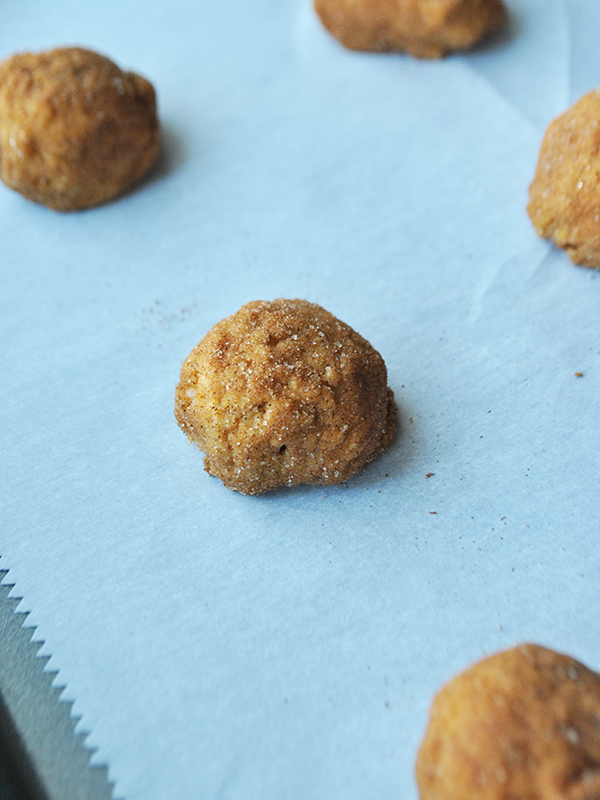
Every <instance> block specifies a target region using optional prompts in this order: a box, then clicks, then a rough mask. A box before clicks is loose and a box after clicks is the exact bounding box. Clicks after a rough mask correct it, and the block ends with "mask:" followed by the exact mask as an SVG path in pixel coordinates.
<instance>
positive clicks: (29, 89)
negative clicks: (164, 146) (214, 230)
mask: <svg viewBox="0 0 600 800" xmlns="http://www.w3.org/2000/svg"><path fill="white" fill-rule="evenodd" d="M159 147H160V132H159V125H158V118H157V112H156V96H155V92H154V89H153V87H152V85H151V84H150V83H149V82H148V81H147V80H146V79H145V78H142V77H140V76H139V75H136V74H135V73H133V72H123V71H122V70H121V69H119V67H117V66H116V64H113V62H112V61H110V60H109V59H108V58H105V57H104V56H101V55H98V54H97V53H94V52H92V51H91V50H83V49H81V48H76V47H70V48H60V49H57V50H51V51H48V52H43V53H37V54H34V53H21V54H18V55H14V56H12V57H11V58H8V59H7V60H6V61H4V62H2V64H0V178H2V180H3V181H4V183H5V184H6V185H7V186H9V187H10V188H11V189H15V190H16V191H17V192H20V193H21V194H23V195H24V196H25V197H27V198H28V199H29V200H34V201H35V202H37V203H42V204H43V205H46V206H48V207H50V208H53V209H56V210H59V211H75V210H78V209H83V208H89V207H90V206H96V205H98V204H100V203H104V202H106V201H108V200H111V199H113V198H114V197H116V196H117V195H119V194H121V193H122V192H124V191H125V190H126V189H128V188H130V187H131V186H132V185H133V184H134V183H136V182H137V181H139V180H140V178H142V177H143V176H144V175H145V174H146V173H147V172H148V171H149V170H150V169H151V167H152V166H154V164H155V162H156V160H157V158H158V154H159Z"/></svg>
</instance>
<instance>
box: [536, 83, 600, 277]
mask: <svg viewBox="0 0 600 800" xmlns="http://www.w3.org/2000/svg"><path fill="white" fill-rule="evenodd" d="M527 212H528V214H529V216H530V217H531V221H532V222H533V224H534V226H535V229H536V231H537V232H538V233H539V235H540V236H543V237H544V238H546V239H552V240H553V241H554V243H555V244H556V245H557V246H558V247H562V248H564V249H565V250H566V251H567V253H568V255H569V258H570V259H571V261H572V262H573V263H574V264H579V265H580V266H582V267H592V268H594V269H600V90H599V89H595V90H593V91H591V92H588V94H586V95H584V96H583V97H582V98H581V99H580V100H578V101H577V102H576V103H575V104H574V105H573V106H571V108H569V109H568V110H567V111H566V112H565V113H564V114H562V115H561V116H559V117H557V118H556V119H555V120H553V121H552V122H551V123H550V125H549V126H548V129H547V131H546V133H545V135H544V138H543V141H542V146H541V148H540V155H539V160H538V164H537V168H536V171H535V176H534V178H533V181H532V183H531V186H530V187H529V204H528V206H527Z"/></svg>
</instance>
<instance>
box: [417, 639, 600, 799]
mask: <svg viewBox="0 0 600 800" xmlns="http://www.w3.org/2000/svg"><path fill="white" fill-rule="evenodd" d="M416 775H417V783H418V785H419V791H420V797H421V800H467V799H468V800H598V798H600V675H598V674H597V673H595V672H592V671H591V670H589V669H588V668H587V667H585V666H584V665H583V664H580V663H579V662H578V661H575V660H574V659H572V658H569V656H566V655H562V654H560V653H556V652H554V651H553V650H548V649H546V648H545V647H539V646H537V645H532V644H525V645H521V646H519V647H515V648H513V649H512V650H507V651H505V652H503V653H498V654H496V655H493V656H491V657H490V658H486V659H484V660H483V661H481V662H479V663H478V664H475V665H474V666H472V667H471V668H470V669H467V670H466V671H465V672H463V673H462V674H460V675H458V677H456V678H454V679H453V680H451V681H450V682H449V683H448V684H447V685H446V686H445V687H444V688H443V689H442V690H441V691H440V693H439V694H438V695H437V696H436V698H435V699H434V701H433V705H432V708H431V715H430V718H429V727H428V728H427V732H426V734H425V738H424V740H423V743H422V745H421V749H420V751H419V755H418V758H417V765H416Z"/></svg>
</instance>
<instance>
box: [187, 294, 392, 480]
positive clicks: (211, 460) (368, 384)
mask: <svg viewBox="0 0 600 800" xmlns="http://www.w3.org/2000/svg"><path fill="white" fill-rule="evenodd" d="M175 417H176V418H177V422H178V423H179V425H180V427H181V428H182V430H183V431H184V432H185V434H186V435H187V437H188V438H189V439H190V441H191V442H193V443H194V444H196V445H197V446H198V447H199V448H200V449H201V450H203V451H204V452H205V453H206V457H205V459H204V468H205V469H206V471H207V472H209V473H210V474H211V475H216V476H217V477H218V478H220V479H221V480H222V481H223V483H224V484H225V486H227V487H228V488H229V489H234V490H235V491H238V492H242V493H243V494H260V493H262V492H268V491H270V490H271V489H277V488H278V487H280V486H296V485H297V484H300V483H315V484H330V483H340V482H342V481H345V480H346V479H347V478H350V477H351V476H352V475H354V474H355V473H356V472H358V471H359V470H360V469H361V468H362V467H364V465H365V464H367V463H368V462H369V461H371V460H372V459H374V458H375V457H376V456H378V455H379V454H380V453H381V452H383V450H385V449H386V447H387V446H388V445H389V444H390V442H391V440H392V436H393V434H394V426H395V419H396V405H395V403H394V396H393V394H392V391H391V389H389V388H388V386H387V371H386V368H385V364H384V362H383V359H382V357H381V356H380V355H379V353H378V352H377V351H376V350H375V349H374V348H373V347H372V346H371V345H370V344H369V342H367V341H366V340H365V339H363V337H362V336H359V335H358V333H356V332H355V331H353V330H352V328H350V327H349V326H348V325H345V324H344V323H343V322H340V321H339V320H338V319H336V318H335V317H334V316H333V315H332V314H330V313H329V312H328V311H325V309H323V308H321V307H320V306H318V305H315V304H313V303H309V302H307V301H306V300H274V301H273V302H262V301H256V302H253V303H248V304H247V305H245V306H243V307H242V308H241V309H240V310H239V311H238V312H237V313H236V314H233V315H232V316H230V317H227V318H225V319H223V320H221V322H219V323H217V324H216V325H215V326H214V327H213V328H212V329H211V330H210V331H209V332H208V333H207V334H206V336H205V337H204V338H203V339H202V341H201V342H200V344H199V345H198V346H197V347H195V348H194V350H192V352H191V354H190V355H189V357H188V358H187V359H186V361H185V362H184V364H183V367H182V369H181V380H180V382H179V385H178V386H177V392H176V395H175Z"/></svg>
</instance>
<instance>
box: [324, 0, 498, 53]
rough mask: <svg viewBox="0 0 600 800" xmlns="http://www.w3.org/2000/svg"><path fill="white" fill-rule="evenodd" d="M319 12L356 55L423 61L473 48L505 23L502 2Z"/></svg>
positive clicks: (362, 4) (411, 2) (357, 3)
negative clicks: (392, 54)
mask: <svg viewBox="0 0 600 800" xmlns="http://www.w3.org/2000/svg"><path fill="white" fill-rule="evenodd" d="M315 10H316V12H317V14H318V15H319V17H320V18H321V21H322V22H323V24H324V25H325V27H326V28H327V30H329V32H330V33H332V34H333V35H334V36H335V37H336V38H337V39H339V41H340V42H342V44H343V45H345V46H346V47H348V48H350V49H351V50H375V51H390V50H392V51H394V50H399V51H406V52H407V53H410V54H411V55H413V56H417V57H419V58H441V57H442V56H444V55H445V54H446V53H448V52H450V51H452V50H464V49H467V48H469V47H473V45H475V44H477V42H479V41H480V40H481V39H483V38H484V37H485V36H487V35H488V34H490V33H492V32H493V31H495V30H497V29H498V28H500V27H501V26H502V25H503V24H504V22H505V20H506V10H505V8H504V6H503V4H502V2H501V0H315Z"/></svg>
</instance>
